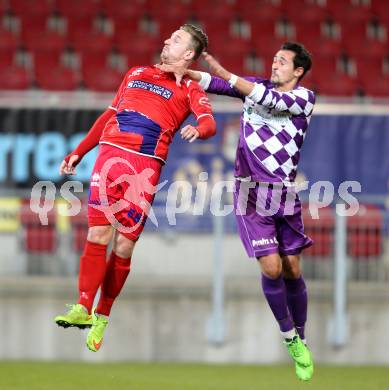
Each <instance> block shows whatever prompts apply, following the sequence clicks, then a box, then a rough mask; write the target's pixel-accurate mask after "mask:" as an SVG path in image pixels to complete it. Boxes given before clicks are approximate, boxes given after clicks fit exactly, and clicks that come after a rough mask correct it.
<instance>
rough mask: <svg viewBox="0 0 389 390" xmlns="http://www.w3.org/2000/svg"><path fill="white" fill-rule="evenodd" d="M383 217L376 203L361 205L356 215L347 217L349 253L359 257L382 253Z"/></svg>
mask: <svg viewBox="0 0 389 390" xmlns="http://www.w3.org/2000/svg"><path fill="white" fill-rule="evenodd" d="M382 229H383V218H382V213H381V210H380V209H379V207H378V206H375V205H368V204H366V205H363V204H361V205H360V208H359V211H358V213H357V214H356V215H354V216H352V217H349V218H348V219H347V232H348V254H349V255H350V256H352V257H356V258H358V259H368V258H371V257H378V256H381V254H382V245H383V232H382Z"/></svg>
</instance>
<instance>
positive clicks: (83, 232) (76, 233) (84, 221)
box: [70, 200, 88, 253]
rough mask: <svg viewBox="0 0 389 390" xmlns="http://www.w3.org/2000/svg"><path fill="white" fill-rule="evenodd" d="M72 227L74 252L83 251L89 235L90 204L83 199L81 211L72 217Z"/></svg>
mask: <svg viewBox="0 0 389 390" xmlns="http://www.w3.org/2000/svg"><path fill="white" fill-rule="evenodd" d="M70 224H71V227H72V247H73V250H74V252H76V253H81V252H82V251H83V250H84V245H85V242H86V239H87V236H88V204H87V201H85V200H83V201H82V204H81V210H80V212H79V213H78V214H77V215H75V216H73V217H70Z"/></svg>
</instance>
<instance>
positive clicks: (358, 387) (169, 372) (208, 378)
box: [0, 361, 389, 390]
mask: <svg viewBox="0 0 389 390" xmlns="http://www.w3.org/2000/svg"><path fill="white" fill-rule="evenodd" d="M304 388H305V389H307V390H316V389H317V390H338V389H339V390H349V389H350V390H367V389H368V390H384V389H389V367H375V366H371V367H370V366H361V367H360V366H358V367H356V366H317V367H316V368H315V375H314V378H313V379H312V380H311V381H310V382H308V383H302V382H300V381H298V379H297V378H296V377H295V375H294V369H293V366H292V365H290V366H285V365H284V366H254V365H201V364H141V363H106V364H101V363H96V364H90V363H46V362H16V361H15V362H9V361H3V362H1V361H0V389H1V390H19V389H20V390H65V389H66V390H69V389H93V390H100V389H101V390H105V389H107V390H108V389H109V390H119V389H120V390H122V389H125V390H127V389H130V390H257V389H258V390H261V389H266V390H270V389H272V390H273V389H274V390H289V389H304Z"/></svg>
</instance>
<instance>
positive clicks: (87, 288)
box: [78, 241, 107, 313]
mask: <svg viewBox="0 0 389 390" xmlns="http://www.w3.org/2000/svg"><path fill="white" fill-rule="evenodd" d="M106 260H107V245H101V244H96V243H94V242H90V241H87V242H86V244H85V248H84V253H83V254H82V256H81V258H80V273H79V276H78V290H79V294H80V295H79V299H78V303H80V304H81V305H84V306H85V307H86V308H87V309H88V312H89V313H90V312H91V311H92V306H93V301H94V299H95V295H96V293H97V290H98V289H99V287H100V285H101V282H102V281H103V279H104V274H105V268H106Z"/></svg>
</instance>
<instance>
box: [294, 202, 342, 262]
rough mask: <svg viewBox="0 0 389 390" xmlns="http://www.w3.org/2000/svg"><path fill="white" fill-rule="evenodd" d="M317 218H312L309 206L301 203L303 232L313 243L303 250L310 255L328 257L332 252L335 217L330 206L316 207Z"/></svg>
mask: <svg viewBox="0 0 389 390" xmlns="http://www.w3.org/2000/svg"><path fill="white" fill-rule="evenodd" d="M318 214H319V218H318V219H314V218H312V216H311V214H310V212H309V207H308V205H307V204H303V208H302V215H303V220H304V230H305V233H306V234H307V235H308V237H310V238H311V239H312V240H313V242H314V245H313V246H311V247H310V248H307V249H305V250H304V255H306V256H311V257H319V258H320V257H330V256H331V255H332V254H333V245H334V229H335V219H334V215H333V210H332V209H331V208H330V207H323V208H320V209H318Z"/></svg>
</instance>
